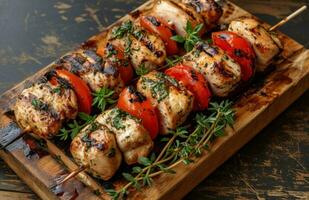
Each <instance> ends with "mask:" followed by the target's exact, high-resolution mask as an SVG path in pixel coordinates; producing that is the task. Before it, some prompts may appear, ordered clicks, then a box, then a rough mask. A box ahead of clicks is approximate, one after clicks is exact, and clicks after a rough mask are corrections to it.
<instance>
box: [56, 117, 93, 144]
mask: <svg viewBox="0 0 309 200" xmlns="http://www.w3.org/2000/svg"><path fill="white" fill-rule="evenodd" d="M95 118H96V116H90V115H87V114H86V113H82V112H80V113H78V117H77V119H75V120H74V121H73V122H72V123H69V124H68V125H67V127H64V128H62V129H60V132H59V134H58V135H57V136H58V137H60V140H68V139H71V140H72V139H74V138H75V137H76V136H77V134H78V133H79V132H80V131H81V130H82V129H83V128H85V127H86V126H87V125H89V124H91V123H93V122H94V120H95Z"/></svg>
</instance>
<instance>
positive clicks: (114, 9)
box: [0, 0, 309, 199]
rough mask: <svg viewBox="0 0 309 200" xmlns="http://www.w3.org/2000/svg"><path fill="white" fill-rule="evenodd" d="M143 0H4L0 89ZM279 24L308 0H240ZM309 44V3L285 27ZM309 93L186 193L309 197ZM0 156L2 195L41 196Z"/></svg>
mask: <svg viewBox="0 0 309 200" xmlns="http://www.w3.org/2000/svg"><path fill="white" fill-rule="evenodd" d="M143 2H144V1H142V0H138V1H134V0H127V1H125V0H113V1H112V0H88V1H82V0H66V1H65V0H59V1H57V0H0V38H1V39H0V72H1V73H0V92H1V93H2V92H4V91H5V90H7V89H9V88H10V87H12V86H13V85H14V84H16V83H18V82H20V81H21V80H23V79H24V78H26V77H27V76H29V75H31V74H33V73H35V72H36V71H37V70H38V69H40V68H42V67H44V66H45V65H47V64H49V63H50V62H51V61H53V60H55V59H56V58H58V57H59V56H61V55H63V54H64V53H66V52H67V51H69V50H71V49H72V48H74V47H76V46H77V45H78V44H80V43H81V42H82V41H84V40H86V39H87V38H89V37H90V36H92V35H94V34H96V33H98V32H99V31H100V30H102V29H104V27H106V26H107V25H109V24H111V23H112V22H114V21H115V20H117V19H118V18H120V17H121V16H123V15H125V14H126V13H127V12H128V11H130V10H132V9H133V8H135V7H137V6H138V5H140V4H142V3H143ZM233 2H235V3H236V4H238V5H240V6H241V7H243V8H245V9H247V10H249V11H250V12H252V13H254V14H256V15H257V16H259V17H260V18H262V19H263V20H265V21H267V22H269V23H271V24H274V23H275V22H277V21H279V19H280V18H282V17H283V16H286V15H288V14H289V13H291V12H292V11H294V10H295V9H297V8H298V7H299V6H300V5H302V4H304V3H307V4H308V3H309V1H308V0H307V1H305V0H301V1H297V0H284V1H283V0H281V1H280V0H251V1H247V0H234V1H233ZM280 30H282V31H283V32H284V33H286V34H288V35H289V36H291V37H292V38H294V39H295V40H297V41H298V42H300V43H302V44H304V45H305V46H306V47H307V48H308V47H309V39H308V37H309V11H307V12H306V13H305V14H303V15H302V16H300V17H298V18H296V19H294V20H293V21H291V22H289V23H288V24H287V25H285V26H284V27H282V28H280ZM308 102H309V93H308V92H307V93H306V94H304V95H303V96H302V97H301V98H300V99H299V100H298V101H297V102H295V103H294V104H293V105H292V106H291V107H290V108H289V109H287V110H286V111H285V112H284V113H283V114H281V115H280V117H278V118H277V119H276V120H275V121H273V122H272V123H271V124H270V125H269V126H268V127H267V128H265V129H264V130H263V131H262V132H261V133H260V134H259V135H258V136H257V137H255V139H253V140H252V141H251V142H250V143H249V144H247V145H246V146H245V147H244V148H242V149H241V150H240V151H239V152H238V153H237V154H236V155H235V156H233V157H232V158H231V159H229V160H228V161H227V162H226V163H225V164H224V165H222V166H221V167H220V168H219V169H217V170H216V171H215V172H214V173H213V174H212V175H211V176H209V177H208V178H207V179H206V180H205V181H203V182H202V183H201V184H200V185H199V186H198V187H196V188H195V189H194V190H193V191H192V192H191V193H190V194H188V196H187V197H186V198H185V199H309V172H308V169H309V107H308ZM35 198H37V197H36V196H35V195H34V194H33V193H32V192H31V190H30V189H29V188H28V187H27V186H25V184H24V183H22V182H21V181H20V180H19V179H18V177H17V176H16V175H15V174H14V173H13V172H12V171H11V170H10V169H9V168H8V167H7V165H6V164H5V163H3V161H2V160H0V199H35Z"/></svg>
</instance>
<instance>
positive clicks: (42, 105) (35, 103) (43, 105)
mask: <svg viewBox="0 0 309 200" xmlns="http://www.w3.org/2000/svg"><path fill="white" fill-rule="evenodd" d="M31 104H32V105H33V107H34V108H35V109H36V110H44V111H46V110H48V104H46V103H44V102H43V101H41V100H40V99H32V101H31Z"/></svg>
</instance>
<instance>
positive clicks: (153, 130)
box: [117, 86, 159, 139]
mask: <svg viewBox="0 0 309 200" xmlns="http://www.w3.org/2000/svg"><path fill="white" fill-rule="evenodd" d="M117 106H118V108H120V109H121V110H124V111H126V112H128V113H130V114H131V115H132V116H135V117H137V118H138V119H141V120H142V124H143V126H144V127H145V128H146V130H148V132H149V134H150V137H151V139H155V138H156V137H157V135H158V133H159V121H158V116H157V113H156V109H155V108H154V107H153V106H152V104H151V102H150V100H149V99H146V97H144V96H143V95H142V94H141V93H139V92H138V91H137V90H136V89H135V88H134V87H133V86H129V87H127V88H125V89H124V90H123V91H122V92H121V93H120V96H119V100H118V104H117Z"/></svg>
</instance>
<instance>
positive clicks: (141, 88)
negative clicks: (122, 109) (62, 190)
mask: <svg viewBox="0 0 309 200" xmlns="http://www.w3.org/2000/svg"><path fill="white" fill-rule="evenodd" d="M155 73H156V72H155ZM140 90H142V91H143V90H144V89H143V87H142V86H141V87H140ZM144 94H146V95H147V93H144ZM148 96H149V95H148ZM72 173H74V171H73V172H72Z"/></svg>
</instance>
